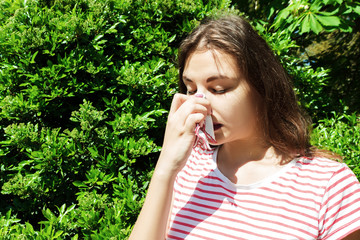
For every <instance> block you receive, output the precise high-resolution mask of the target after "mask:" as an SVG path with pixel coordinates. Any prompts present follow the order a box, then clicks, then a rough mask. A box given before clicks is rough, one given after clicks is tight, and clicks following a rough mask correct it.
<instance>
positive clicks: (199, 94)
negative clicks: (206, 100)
mask: <svg viewBox="0 0 360 240" xmlns="http://www.w3.org/2000/svg"><path fill="white" fill-rule="evenodd" d="M204 96H205V95H204V94H203V93H196V94H195V97H200V98H203V97H204Z"/></svg>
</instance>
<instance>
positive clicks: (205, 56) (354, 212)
mask: <svg viewBox="0 0 360 240" xmlns="http://www.w3.org/2000/svg"><path fill="white" fill-rule="evenodd" d="M179 77H180V78H179V83H180V90H181V92H182V93H181V94H176V95H175V96H174V99H173V102H172V105H171V109H170V112H169V117H168V123H167V127H166V132H165V137H164V145H163V148H162V152H161V154H160V157H159V160H158V163H157V166H156V168H155V171H154V175H153V178H152V180H151V184H150V187H149V190H148V194H147V197H146V200H145V203H144V206H143V209H142V211H141V213H140V215H139V218H138V220H137V222H136V224H135V226H134V229H133V232H132V234H131V236H130V239H164V238H167V239H341V238H344V237H346V238H347V239H360V230H359V229H360V184H359V182H358V180H357V179H356V177H355V175H354V174H353V173H352V172H351V170H350V169H349V168H348V167H347V166H346V165H345V164H341V163H338V162H336V161H332V160H329V159H327V158H326V156H327V155H326V154H324V153H322V152H321V151H318V150H316V149H314V148H312V147H311V145H310V143H309V132H308V125H309V121H308V120H307V118H306V117H305V116H304V114H303V113H302V111H301V110H300V108H299V106H298V104H297V100H296V97H295V93H294V91H293V88H292V85H291V82H290V81H289V79H288V76H287V74H286V72H285V70H284V69H283V68H282V66H281V64H280V63H279V62H278V61H277V59H276V57H275V56H274V54H273V53H272V51H271V50H270V48H269V47H268V45H267V44H266V42H265V41H264V40H263V39H262V38H261V37H260V36H259V35H258V34H257V33H256V32H255V31H254V30H253V29H252V27H251V26H250V25H249V24H248V23H247V22H246V21H244V20H243V19H242V18H239V17H236V16H226V17H222V18H219V19H216V20H209V21H207V22H205V23H203V24H201V25H200V26H199V27H198V28H196V29H195V30H194V31H193V32H192V33H191V34H190V35H189V36H188V37H187V38H186V39H185V40H184V41H183V43H182V45H181V47H180V51H179ZM204 95H205V96H206V98H203V96H204ZM207 116H211V119H212V122H213V128H214V134H215V139H216V144H214V145H213V148H211V149H206V148H205V147H204V146H206V144H202V143H201V141H197V140H198V137H199V136H197V135H196V134H195V131H194V129H195V128H196V127H197V126H201V127H203V125H204V123H205V119H206V117H207ZM202 129H203V130H204V128H202ZM205 141H206V139H205Z"/></svg>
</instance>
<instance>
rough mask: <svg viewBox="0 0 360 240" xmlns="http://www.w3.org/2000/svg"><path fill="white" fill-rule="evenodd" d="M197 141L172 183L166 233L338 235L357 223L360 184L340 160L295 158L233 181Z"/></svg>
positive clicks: (220, 237)
mask: <svg viewBox="0 0 360 240" xmlns="http://www.w3.org/2000/svg"><path fill="white" fill-rule="evenodd" d="M216 155H217V149H215V150H204V149H202V148H200V147H196V148H195V149H194V150H193V151H192V153H191V156H190V158H189V159H188V161H187V163H186V165H185V167H184V168H183V169H182V171H180V172H179V174H178V175H177V178H176V181H175V184H174V201H173V208H172V212H171V218H170V226H169V231H168V234H167V239H215V240H227V239H341V238H342V237H344V236H346V235H348V234H349V233H351V232H353V231H355V230H357V229H360V184H359V181H358V180H357V179H356V177H355V175H354V173H353V172H352V171H351V170H350V169H349V168H348V167H347V166H346V165H345V164H342V163H338V162H336V161H332V160H329V159H325V158H313V159H308V158H298V159H294V160H293V161H291V162H290V163H288V164H287V165H286V166H285V167H283V168H282V169H281V170H280V171H279V172H277V173H276V174H275V175H273V176H271V177H268V178H266V179H264V180H263V181H261V182H258V183H255V184H252V185H246V186H242V185H240V186H239V185H236V184H233V183H232V182H231V181H230V180H229V179H228V178H226V177H225V176H224V175H223V174H222V173H221V172H220V171H219V169H217V166H216Z"/></svg>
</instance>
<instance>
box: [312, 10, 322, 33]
mask: <svg viewBox="0 0 360 240" xmlns="http://www.w3.org/2000/svg"><path fill="white" fill-rule="evenodd" d="M310 28H311V30H312V31H313V32H314V33H316V34H319V32H321V30H323V27H322V26H321V24H320V23H319V21H318V20H317V19H316V15H313V14H311V15H310Z"/></svg>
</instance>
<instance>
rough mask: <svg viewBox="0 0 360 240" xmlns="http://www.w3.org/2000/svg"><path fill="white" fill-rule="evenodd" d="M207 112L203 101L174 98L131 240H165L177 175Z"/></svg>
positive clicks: (208, 106)
mask: <svg viewBox="0 0 360 240" xmlns="http://www.w3.org/2000/svg"><path fill="white" fill-rule="evenodd" d="M210 111H211V110H210V105H209V102H208V101H207V100H206V99H201V98H195V97H189V96H186V95H183V94H176V95H175V96H174V99H173V102H172V104H171V109H170V112H169V117H168V123H167V126H166V131H165V138H164V144H163V148H162V151H161V154H160V157H159V159H158V162H157V165H156V167H155V171H154V174H153V177H152V179H151V182H150V186H149V189H148V193H147V196H146V199H145V202H144V205H143V208H142V210H141V212H140V215H139V217H138V219H137V221H136V223H135V226H134V228H133V231H132V233H131V235H130V240H143V239H146V240H159V239H165V237H166V230H167V222H168V218H169V213H170V208H171V202H172V192H173V185H174V181H175V178H176V175H177V173H178V172H179V171H180V170H181V169H182V168H183V166H184V165H185V163H186V160H187V158H188V157H189V155H190V153H191V149H192V145H193V143H194V140H195V134H194V129H195V126H196V123H201V122H203V121H204V120H205V117H206V115H208V114H209V112H210Z"/></svg>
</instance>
